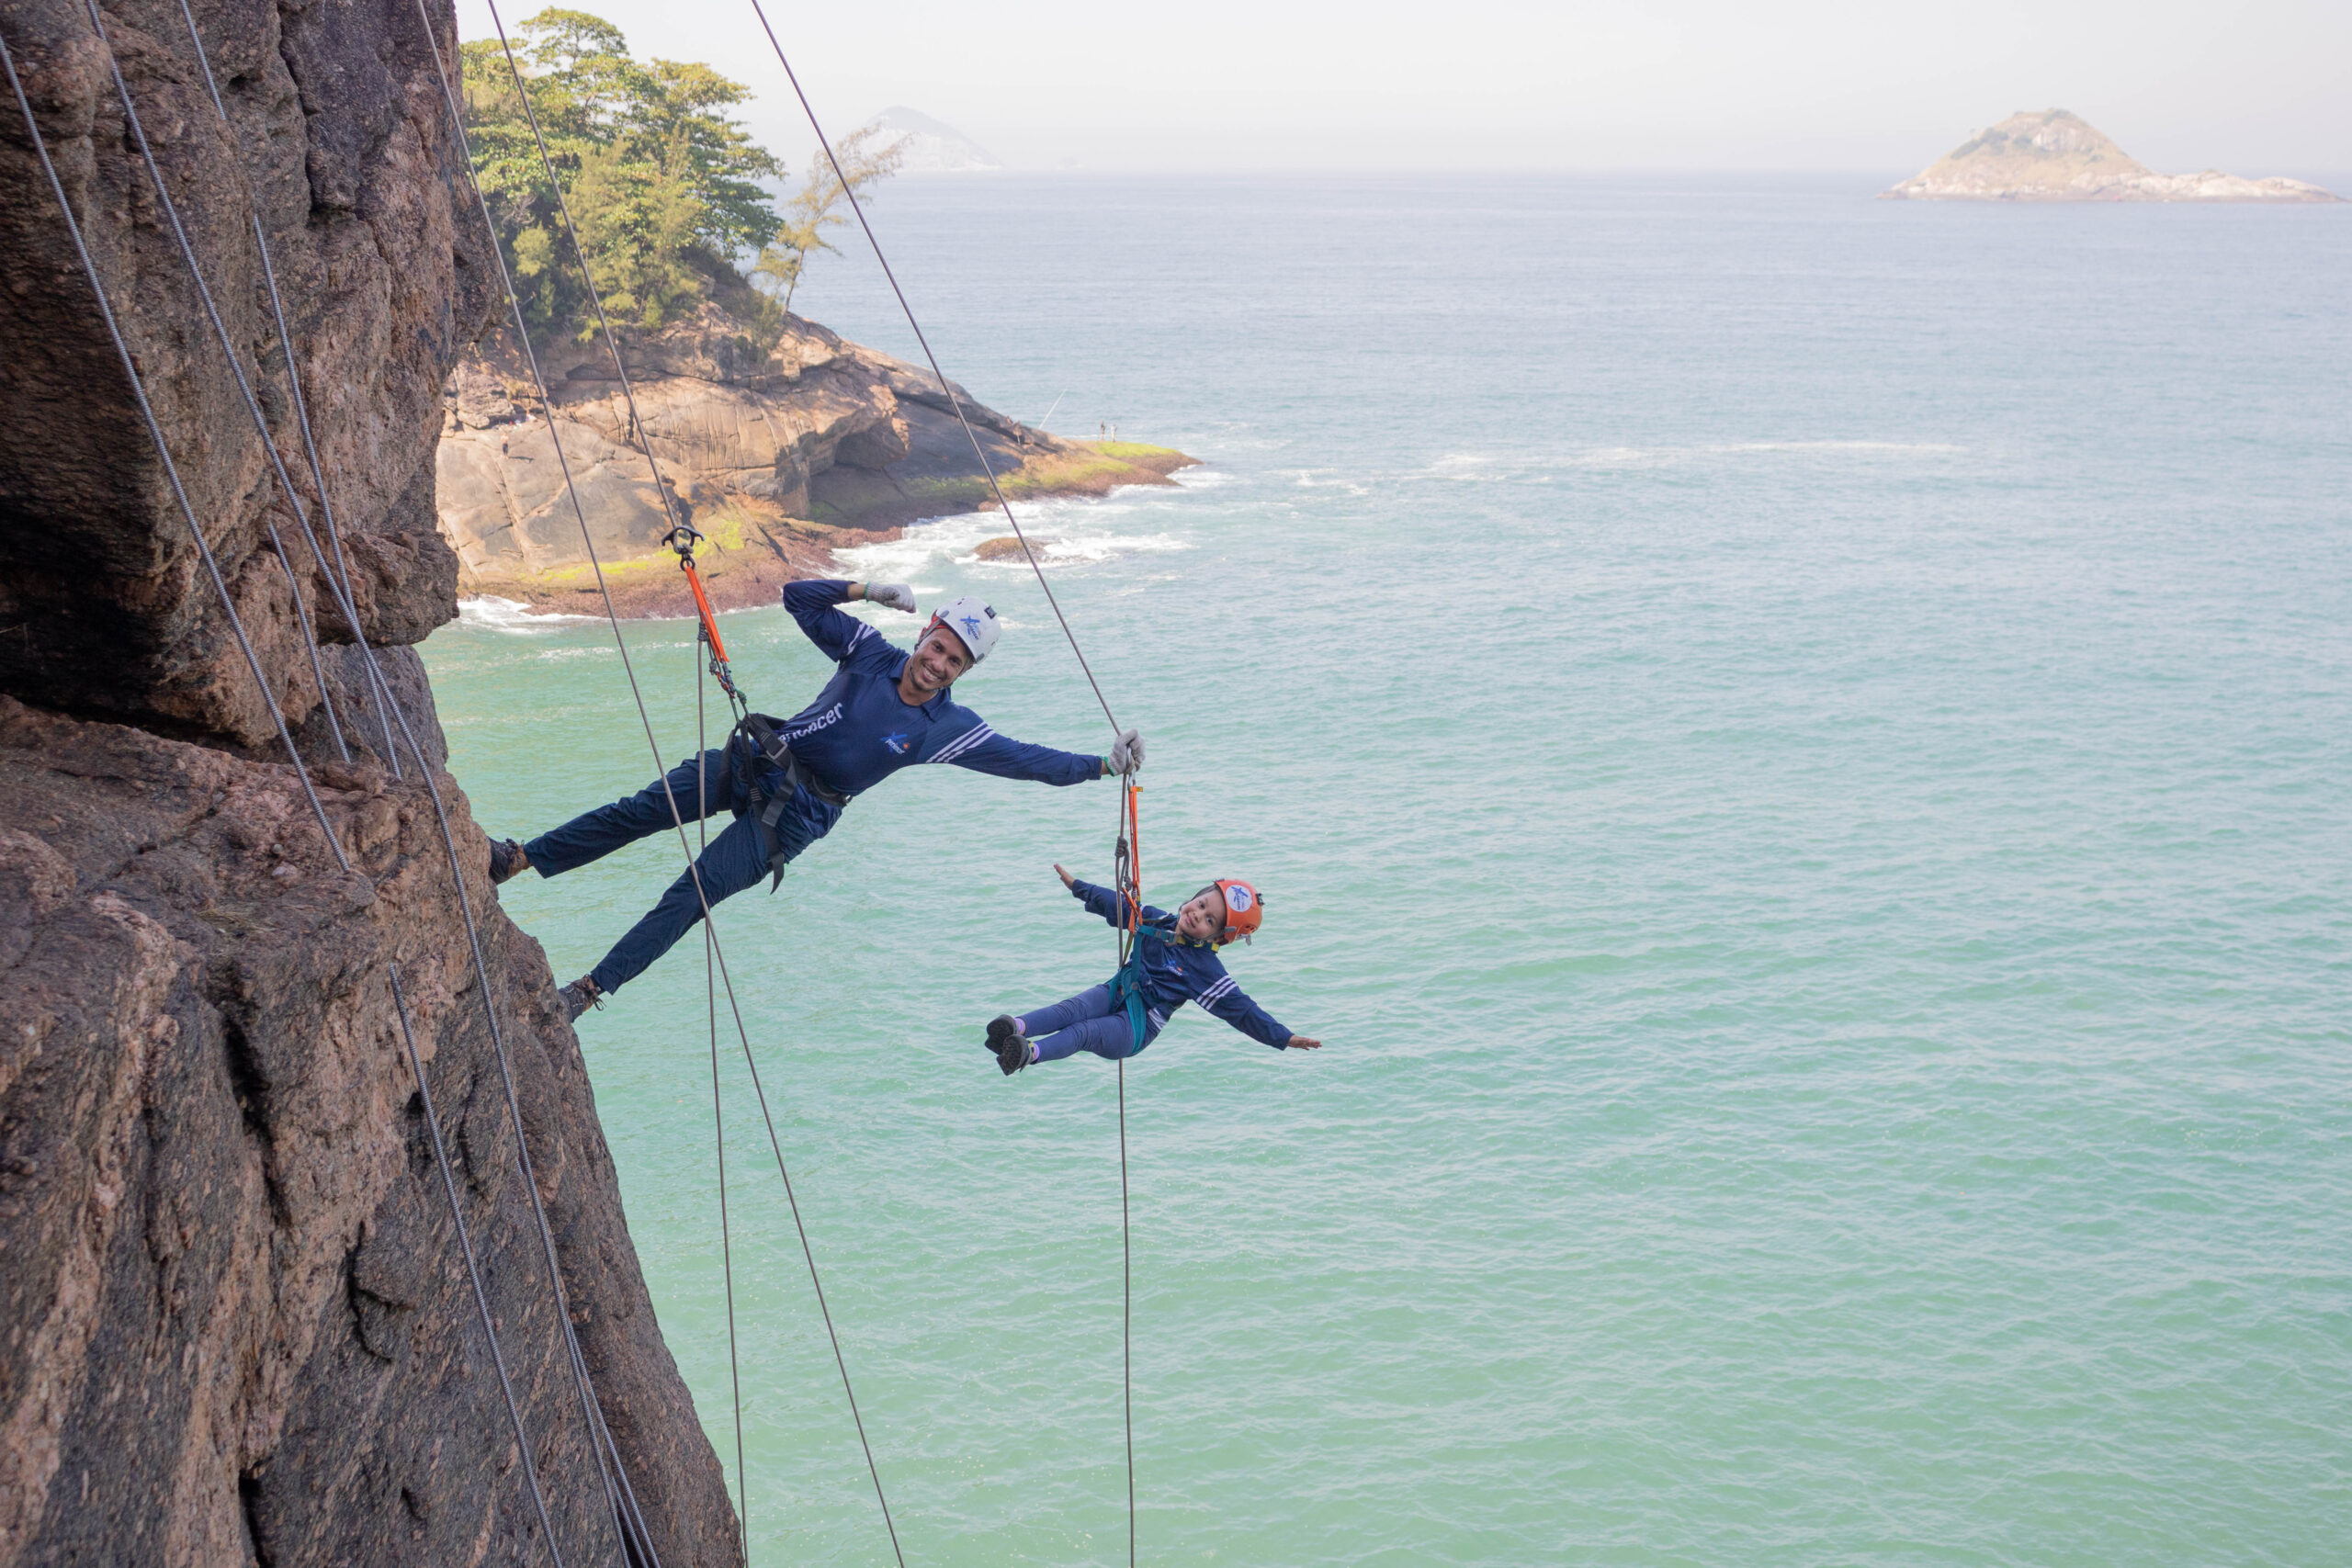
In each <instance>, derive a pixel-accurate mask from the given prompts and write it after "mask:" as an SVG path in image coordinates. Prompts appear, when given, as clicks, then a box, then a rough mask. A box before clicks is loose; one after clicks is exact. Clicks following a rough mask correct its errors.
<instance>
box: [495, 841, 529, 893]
mask: <svg viewBox="0 0 2352 1568" xmlns="http://www.w3.org/2000/svg"><path fill="white" fill-rule="evenodd" d="M530 863H531V859H530V857H529V856H528V855H526V854H525V853H524V852H523V846H522V845H520V844H518V843H516V842H515V840H512V839H501V840H498V841H497V842H496V843H493V844H492V845H491V846H490V885H491V886H492V887H495V886H498V885H499V884H500V883H502V882H503V881H505V880H506V879H507V878H508V877H510V876H513V875H514V874H515V873H516V872H518V871H521V870H523V869H525V868H526V867H527V866H528V865H529V864H530Z"/></svg>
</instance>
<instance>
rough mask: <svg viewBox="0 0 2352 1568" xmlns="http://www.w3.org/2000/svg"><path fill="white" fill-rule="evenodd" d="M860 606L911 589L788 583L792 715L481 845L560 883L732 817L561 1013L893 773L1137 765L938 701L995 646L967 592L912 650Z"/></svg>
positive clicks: (650, 953) (1118, 748)
mask: <svg viewBox="0 0 2352 1568" xmlns="http://www.w3.org/2000/svg"><path fill="white" fill-rule="evenodd" d="M860 599H862V600H864V601H865V602H866V603H867V604H880V605H883V606H886V607H887V608H889V609H893V610H903V611H905V612H907V613H908V614H910V615H912V614H914V613H915V596H914V590H913V589H911V588H910V587H908V586H907V585H906V584H905V583H899V582H893V583H879V582H877V583H865V582H843V581H807V582H794V583H789V584H786V587H785V590H784V607H785V608H786V609H787V610H789V611H791V612H792V617H793V619H794V620H796V621H798V622H799V623H800V629H801V630H802V631H803V632H806V633H807V634H808V636H809V641H811V642H813V643H815V644H816V645H817V646H818V647H819V648H820V649H823V650H824V653H825V656H826V657H827V658H829V659H831V660H833V661H834V666H835V668H834V671H833V677H832V679H831V680H830V681H828V682H826V683H825V688H824V690H823V691H821V692H820V693H818V694H817V698H816V700H815V701H814V702H812V703H810V704H809V705H808V706H807V707H805V708H803V709H801V710H800V712H799V713H797V714H796V715H794V716H792V717H791V718H789V719H786V720H783V721H781V722H778V721H776V720H774V719H770V718H768V717H767V716H764V715H762V714H752V715H750V716H748V717H747V718H745V720H744V721H743V722H742V723H741V725H739V726H738V727H737V728H736V730H735V733H734V734H733V735H732V736H731V737H730V738H729V740H728V743H727V744H726V745H725V746H723V747H718V748H716V749H714V750H707V751H705V752H703V753H701V754H700V755H699V756H696V757H692V758H689V759H688V760H687V761H684V762H681V763H679V764H678V765H677V766H676V767H674V768H673V769H671V770H670V771H669V773H666V774H664V775H663V776H662V777H661V778H658V779H656V780H654V781H653V782H652V783H651V784H648V785H646V786H645V787H644V788H643V789H641V790H639V791H638V792H637V793H636V794H635V795H630V796H628V798H626V799H623V800H616V801H615V802H613V803H612V804H611V805H610V806H601V807H597V808H596V809H595V810H594V811H590V812H586V813H584V814H582V815H581V816H578V817H575V818H572V819H571V821H569V822H566V823H565V824H564V825H563V826H562V827H560V828H557V829H553V830H552V831H550V832H547V833H542V834H540V835H539V836H538V837H537V838H536V839H533V840H530V841H529V842H527V843H517V842H516V841H515V840H512V839H508V840H504V841H503V842H500V843H494V844H492V846H491V852H490V879H491V881H492V882H493V883H499V882H504V881H506V880H507V879H508V878H509V877H512V876H514V875H515V874H517V873H518V872H522V871H526V870H529V871H536V872H537V873H538V874H540V875H541V876H560V875H562V874H564V873H565V872H567V871H576V870H578V869H579V868H580V867H582V866H583V865H586V864H588V863H590V862H592V861H596V860H601V859H603V858H604V857H605V855H608V854H610V853H612V852H614V851H615V850H617V849H619V848H620V847H622V846H623V845H624V844H631V843H635V842H636V841H637V840H639V839H642V838H645V837H648V836H649V835H650V834H654V833H658V832H661V831H662V829H666V828H670V827H672V826H673V825H674V824H675V823H677V822H679V821H694V820H696V819H698V818H706V817H715V816H717V815H718V813H720V812H722V811H725V812H729V813H731V814H732V815H733V817H734V818H735V820H734V821H732V822H731V823H729V825H728V826H727V828H726V829H724V830H722V831H721V832H720V833H719V834H718V837H717V838H715V839H713V840H710V843H709V845H708V846H707V848H705V849H704V851H703V852H702V853H701V855H700V856H699V857H698V858H697V859H696V860H695V869H694V871H693V872H692V873H685V874H680V876H679V877H678V879H677V880H676V881H675V882H673V883H672V884H671V885H670V887H669V890H668V891H666V892H665V893H663V894H662V897H661V899H660V901H659V902H657V903H656V904H655V905H654V906H653V908H650V909H649V910H647V911H646V913H645V916H644V918H643V919H639V921H638V922H637V924H636V925H634V926H632V927H630V928H629V931H628V934H627V935H625V936H623V937H622V938H621V939H620V941H618V942H615V943H614V944H613V949H612V951H611V952H610V953H606V954H605V957H604V961H603V962H602V963H600V964H597V965H596V967H595V968H594V969H592V970H590V971H589V972H588V973H587V974H585V975H583V976H581V977H580V978H579V979H577V980H574V981H573V982H572V983H571V985H569V986H566V987H563V1002H564V1009H565V1011H566V1013H567V1015H568V1016H569V1017H571V1018H572V1019H574V1020H577V1019H578V1018H579V1017H580V1015H581V1014H582V1012H585V1011H586V1010H588V1009H589V1008H591V1007H601V1006H603V1005H604V998H605V997H607V996H609V995H611V994H612V993H613V992H615V991H616V990H618V989H620V987H623V986H625V985H627V984H628V982H629V981H631V980H633V979H635V978H636V977H637V976H639V975H640V974H642V973H644V971H645V970H646V968H647V967H648V966H649V965H650V964H652V963H653V961H654V960H655V959H657V958H659V957H661V956H662V954H663V953H667V952H668V951H669V950H670V949H671V947H672V946H673V945H674V944H675V943H676V942H677V940H678V939H679V938H680V937H682V936H684V935H685V933H686V932H687V931H691V930H692V929H694V924H695V921H696V920H698V919H702V916H703V910H704V906H705V904H706V903H708V904H717V903H718V901H719V900H720V899H722V898H727V897H732V896H734V895H735V894H738V893H741V892H742V891H743V890H744V889H745V888H747V887H750V886H752V885H753V884H755V883H757V882H758V881H759V880H760V878H761V877H762V876H763V875H773V876H774V877H775V878H776V879H777V880H779V881H780V880H781V879H782V877H783V875H784V868H785V865H786V863H788V862H790V861H791V860H792V859H793V858H794V857H796V856H797V855H798V854H799V853H800V852H801V851H803V850H805V849H807V848H808V847H809V845H810V844H812V843H814V842H815V841H816V840H819V839H821V838H823V837H824V836H825V835H826V834H827V833H829V832H831V831H832V829H833V825H834V824H835V823H836V822H839V821H840V820H841V817H842V809H843V808H844V807H847V806H848V805H849V803H850V801H851V800H853V799H854V798H855V797H856V796H858V795H863V794H865V792H866V791H867V790H870V789H872V788H873V787H874V786H875V785H876V784H880V783H881V782H882V781H883V780H884V779H887V778H888V777H889V776H890V775H891V774H892V773H897V772H898V771H899V769H901V768H907V767H912V766H915V765H917V764H918V763H924V762H952V763H954V764H955V765H956V766H957V767H959V768H969V769H971V770H972V771H973V772H975V773H993V774H995V775H996V776H997V777H999V778H1007V779H1033V780H1035V781H1036V782H1037V783H1039V784H1079V783H1080V782H1082V781H1084V780H1087V779H1094V778H1106V777H1111V776H1113V775H1115V774H1120V773H1128V772H1131V771H1133V770H1134V769H1136V768H1138V767H1140V766H1141V765H1142V763H1143V751H1144V746H1143V737H1142V736H1141V735H1139V734H1137V733H1136V731H1135V730H1133V729H1128V730H1125V731H1122V732H1121V733H1120V735H1119V737H1118V739H1117V741H1116V742H1115V743H1114V745H1113V746H1112V748H1111V752H1110V754H1109V755H1108V756H1089V755H1085V754H1082V753H1080V752H1076V751H1057V750H1053V749H1052V748H1050V747H1046V746H1032V745H1029V744H1027V743H1025V742H1023V741H1019V740H1014V739H1011V738H1010V737H1007V736H1002V735H999V734H998V733H997V732H996V731H995V730H993V729H991V728H989V727H988V725H987V724H986V723H985V722H983V721H982V720H981V718H980V716H979V715H978V714H976V713H974V712H973V711H972V710H971V709H969V708H967V707H964V706H961V705H958V704H957V703H956V700H955V699H954V698H953V697H951V696H950V695H949V694H948V689H949V688H950V687H951V686H953V685H954V684H955V683H956V677H958V676H960V675H962V674H963V673H964V672H965V671H967V670H969V669H971V668H972V667H973V666H974V665H976V664H978V662H979V661H980V660H983V659H986V658H987V657H988V655H989V649H992V648H994V647H995V646H996V639H997V635H998V632H999V630H1000V629H1001V626H1000V623H999V621H998V620H997V615H996V611H995V610H993V609H991V608H990V607H989V605H987V604H982V603H981V602H980V601H979V600H978V599H976V598H973V597H971V596H969V595H967V596H965V597H963V598H960V599H957V600H956V601H954V602H953V603H952V604H947V605H945V606H944V607H943V608H942V609H940V610H939V611H938V612H937V613H936V614H934V615H933V616H932V617H931V621H930V624H929V625H927V626H924V628H923V633H922V637H919V638H917V639H916V642H915V647H914V650H913V652H911V653H910V652H908V651H907V650H906V649H901V648H899V647H897V646H896V645H894V644H892V643H890V642H888V641H886V640H885V639H884V638H883V637H882V635H881V634H880V633H879V632H876V630H875V629H874V628H873V627H871V626H866V625H865V623H863V622H861V621H859V620H857V619H855V618H854V617H853V616H850V615H844V614H842V611H841V610H840V609H838V608H836V606H838V605H840V604H843V603H846V602H850V601H854V600H860ZM710 635H713V636H715V635H716V634H715V632H714V633H712V634H710ZM673 810H674V813H675V815H674V816H673ZM697 875H698V876H699V878H700V880H701V885H702V886H701V889H700V892H699V893H697V891H696V889H695V878H696V876H697ZM771 886H774V884H773V883H772V884H771Z"/></svg>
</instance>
